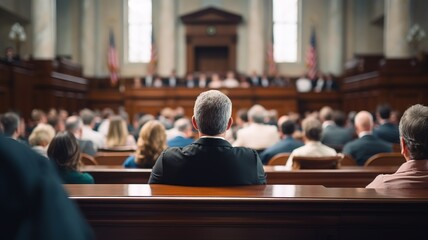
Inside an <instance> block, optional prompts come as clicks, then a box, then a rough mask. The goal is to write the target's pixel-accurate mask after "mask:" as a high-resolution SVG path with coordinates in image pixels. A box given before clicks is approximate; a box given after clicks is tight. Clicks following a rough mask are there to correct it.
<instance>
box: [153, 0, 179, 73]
mask: <svg viewBox="0 0 428 240" xmlns="http://www.w3.org/2000/svg"><path fill="white" fill-rule="evenodd" d="M159 10H160V14H159V31H158V33H159V34H158V36H155V37H156V40H157V42H158V44H159V45H158V48H157V49H158V53H159V63H158V69H157V72H158V74H160V75H162V76H167V75H169V74H170V73H171V70H173V69H175V68H176V66H175V45H176V42H177V41H176V40H177V39H176V34H175V29H176V24H175V21H176V14H175V0H160V1H159Z"/></svg>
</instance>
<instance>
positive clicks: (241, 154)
mask: <svg viewBox="0 0 428 240" xmlns="http://www.w3.org/2000/svg"><path fill="white" fill-rule="evenodd" d="M156 183H157V184H171V185H188V186H232V185H253V184H266V176H265V173H264V170H263V165H262V163H261V161H260V158H259V157H258V155H257V153H256V151H254V150H252V149H249V148H244V147H232V145H231V144H230V143H229V142H227V141H226V140H223V139H217V138H200V139H198V140H197V141H195V142H194V143H192V144H190V145H188V146H187V147H184V148H177V147H175V148H168V149H166V150H165V151H163V152H162V154H161V156H160V157H159V158H158V159H157V161H156V163H155V166H154V167H153V170H152V174H151V176H150V179H149V184H156Z"/></svg>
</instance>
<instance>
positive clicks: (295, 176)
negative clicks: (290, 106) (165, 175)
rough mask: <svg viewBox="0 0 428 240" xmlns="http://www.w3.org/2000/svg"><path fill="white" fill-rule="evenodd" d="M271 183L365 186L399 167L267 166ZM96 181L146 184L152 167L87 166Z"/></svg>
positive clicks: (84, 169)
mask: <svg viewBox="0 0 428 240" xmlns="http://www.w3.org/2000/svg"><path fill="white" fill-rule="evenodd" d="M264 168H265V172H266V174H267V182H268V184H300V185H323V186H326V187H365V186H367V184H369V183H370V182H371V181H373V179H374V178H375V177H376V176H377V175H379V174H391V173H394V172H395V171H396V170H397V167H370V168H363V167H346V168H345V167H343V168H341V169H326V170H295V171H291V170H286V169H285V167H283V166H265V167H264ZM82 171H84V172H87V173H90V174H91V175H92V176H93V177H94V179H95V183H96V184H145V183H147V182H148V180H149V177H150V174H151V169H124V168H122V167H121V166H86V167H84V168H83V169H82Z"/></svg>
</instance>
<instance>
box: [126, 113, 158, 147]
mask: <svg viewBox="0 0 428 240" xmlns="http://www.w3.org/2000/svg"><path fill="white" fill-rule="evenodd" d="M150 120H155V116H153V115H151V114H144V115H142V116H141V117H140V118H139V119H138V127H137V128H136V129H135V130H134V133H133V134H132V135H133V136H134V139H135V141H138V138H139V137H140V131H141V128H142V127H143V126H144V124H146V123H147V122H148V121H150Z"/></svg>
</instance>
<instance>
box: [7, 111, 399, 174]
mask: <svg viewBox="0 0 428 240" xmlns="http://www.w3.org/2000/svg"><path fill="white" fill-rule="evenodd" d="M393 112H394V111H393V110H392V109H391V107H390V106H389V105H387V104H380V105H379V107H378V108H377V109H376V112H373V113H370V112H368V111H360V112H355V113H353V112H351V113H349V115H348V118H346V114H345V113H344V112H342V111H340V110H335V109H332V108H330V107H327V106H326V107H323V108H322V109H320V111H315V112H309V113H306V114H305V115H304V117H301V116H300V115H299V114H296V113H292V112H290V113H289V114H287V115H283V116H277V114H276V112H275V111H270V110H268V109H265V108H264V107H263V106H261V105H254V106H252V107H251V108H250V109H248V110H247V109H238V111H237V114H236V115H235V121H234V123H233V124H232V125H231V127H230V129H228V130H227V131H225V137H224V138H225V139H226V140H227V141H228V142H229V143H230V144H231V145H232V146H234V147H246V148H251V149H253V150H255V151H256V152H257V154H258V155H259V158H260V159H261V162H262V164H264V165H267V164H268V163H269V160H270V159H272V158H273V157H274V156H275V155H276V154H279V153H289V154H291V156H290V158H289V161H287V163H286V166H288V167H290V164H291V162H292V159H293V157H294V156H330V155H335V154H337V153H343V154H346V155H348V156H350V157H351V158H352V159H354V160H355V162H356V164H357V165H359V166H363V165H364V164H365V162H366V161H367V160H368V159H369V158H370V157H372V156H374V155H375V154H377V153H386V152H392V151H393V147H392V146H393V144H395V145H397V139H399V133H398V130H397V129H398V126H397V125H396V122H397V121H399V120H397V119H396V114H392V113H393ZM0 129H1V131H2V132H3V135H5V136H7V137H10V138H13V139H16V140H18V141H20V142H22V143H23V144H27V145H28V146H30V147H32V148H33V149H34V150H35V151H36V152H38V153H39V154H41V155H43V156H45V157H46V156H47V157H49V158H50V156H49V154H48V148H49V146H50V145H51V142H52V141H53V139H54V136H55V134H58V133H61V132H67V133H68V134H69V135H72V136H73V139H75V140H76V142H77V145H78V147H79V151H80V152H82V153H85V154H88V155H92V156H96V155H97V152H98V151H100V150H103V149H110V150H115V149H123V148H126V149H128V150H129V151H130V157H129V158H127V157H124V159H123V165H124V166H125V167H131V168H151V167H153V166H154V165H155V164H156V160H157V159H158V158H159V157H160V155H161V152H162V151H164V150H165V149H167V148H169V147H181V148H183V147H186V146H189V145H192V144H194V143H195V141H196V140H198V136H197V129H195V128H194V124H192V121H191V120H190V119H188V118H186V116H185V115H184V110H183V108H180V107H178V108H176V109H172V108H169V107H166V108H164V109H162V110H161V111H160V112H159V115H158V116H153V115H150V114H144V113H140V114H135V116H134V119H133V121H132V122H130V121H129V119H128V115H127V114H126V112H124V111H123V109H122V110H120V109H119V110H118V111H117V113H115V112H114V111H113V110H112V109H104V110H102V111H98V110H90V109H83V110H81V111H80V112H78V113H72V114H71V115H70V116H69V113H68V112H67V111H65V110H58V111H56V110H50V111H48V112H47V113H45V112H44V111H42V110H40V109H34V110H33V111H32V114H31V119H29V120H28V121H24V120H23V119H22V118H20V117H19V115H18V114H17V113H13V112H7V113H4V114H2V116H1V125H0ZM385 135H386V136H387V137H383V136H385ZM388 141H389V142H388ZM132 151H133V152H134V153H132ZM76 169H78V168H76Z"/></svg>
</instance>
